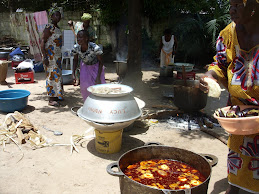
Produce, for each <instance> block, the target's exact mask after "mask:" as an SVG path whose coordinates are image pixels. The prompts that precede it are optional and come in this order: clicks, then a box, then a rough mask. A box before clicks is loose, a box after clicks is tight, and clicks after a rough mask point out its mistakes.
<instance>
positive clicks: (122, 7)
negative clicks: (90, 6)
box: [95, 0, 128, 25]
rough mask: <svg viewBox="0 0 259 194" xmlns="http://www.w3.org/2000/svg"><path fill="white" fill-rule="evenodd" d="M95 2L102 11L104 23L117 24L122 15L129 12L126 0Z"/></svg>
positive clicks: (101, 16) (101, 17)
mask: <svg viewBox="0 0 259 194" xmlns="http://www.w3.org/2000/svg"><path fill="white" fill-rule="evenodd" d="M95 4H97V5H98V8H99V9H100V11H101V15H100V20H101V22H102V23H103V24H107V25H113V24H116V23H118V22H119V21H120V19H121V17H122V16H124V15H127V13H128V11H127V10H128V8H127V6H128V4H127V1H125V0H124V1H121V0H96V1H95ZM125 13H126V14H125Z"/></svg>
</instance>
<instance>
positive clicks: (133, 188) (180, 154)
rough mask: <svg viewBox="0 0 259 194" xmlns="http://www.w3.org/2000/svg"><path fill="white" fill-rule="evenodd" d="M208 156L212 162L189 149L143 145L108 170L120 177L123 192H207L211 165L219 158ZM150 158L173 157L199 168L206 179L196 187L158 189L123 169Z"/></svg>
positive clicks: (182, 193)
mask: <svg viewBox="0 0 259 194" xmlns="http://www.w3.org/2000/svg"><path fill="white" fill-rule="evenodd" d="M208 158H210V159H212V162H211V164H210V163H209V162H208V161H207V160H206V158H205V157H203V156H202V155H199V154H196V153H194V152H191V151H188V150H184V149H180V148H175V147H169V146H162V145H151V146H142V147H138V148H135V149H132V150H130V151H128V152H126V153H125V154H123V155H122V156H121V157H120V158H119V160H118V162H113V163H111V164H109V165H108V166H107V169H106V170H107V172H108V173H109V174H110V175H113V176H118V177H119V179H120V190H121V193H141V194H151V193H152V194H158V193H177V194H187V193H188V194H206V193H207V190H208V184H209V180H210V175H211V166H213V165H216V163H217V158H216V157H215V156H213V155H209V154H208ZM150 159H172V160H177V161H181V162H184V163H186V164H189V165H191V166H192V167H193V168H195V169H197V170H199V171H200V172H201V173H202V174H203V176H205V178H206V180H205V181H204V182H203V183H202V184H200V185H198V186H196V187H192V188H190V189H185V190H175V191H174V190H167V189H156V188H152V187H149V186H146V185H143V184H140V183H138V182H136V181H133V180H132V179H130V178H129V177H128V176H126V175H125V174H124V173H123V170H124V169H125V168H127V167H128V166H129V165H130V164H134V163H136V162H139V161H143V160H150ZM113 168H118V171H113Z"/></svg>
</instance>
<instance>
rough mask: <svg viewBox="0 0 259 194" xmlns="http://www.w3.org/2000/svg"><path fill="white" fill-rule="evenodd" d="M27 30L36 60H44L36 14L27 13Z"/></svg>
mask: <svg viewBox="0 0 259 194" xmlns="http://www.w3.org/2000/svg"><path fill="white" fill-rule="evenodd" d="M25 17H26V25H27V31H28V33H29V45H30V53H31V54H32V55H33V56H34V60H35V62H38V61H42V53H41V47H40V35H39V31H38V27H37V24H36V19H35V17H34V14H33V13H31V14H25Z"/></svg>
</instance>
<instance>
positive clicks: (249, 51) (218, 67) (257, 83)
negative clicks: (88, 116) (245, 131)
mask: <svg viewBox="0 0 259 194" xmlns="http://www.w3.org/2000/svg"><path fill="white" fill-rule="evenodd" d="M230 16H231V19H232V20H233V22H232V23H231V24H229V25H228V26H227V27H226V28H225V29H224V30H222V31H221V32H220V35H219V37H218V40H217V45H216V49H217V54H216V57H215V59H216V60H215V62H214V63H212V64H211V65H210V67H209V69H208V72H206V73H205V76H206V77H211V78H214V79H216V80H218V81H219V82H220V83H222V84H223V85H224V86H225V87H226V88H227V89H228V91H229V94H230V97H229V105H242V104H248V105H256V106H259V25H258V24H259V0H230ZM200 88H201V89H202V90H203V91H205V92H207V91H208V87H207V83H206V82H204V80H203V78H201V80H200ZM228 147H229V154H228V160H227V165H228V182H229V188H228V190H227V191H226V193H228V194H237V193H238V192H239V190H245V191H246V192H249V193H259V133H256V134H251V135H233V134H230V135H229V139H228Z"/></svg>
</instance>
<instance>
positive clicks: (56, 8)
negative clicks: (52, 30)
mask: <svg viewBox="0 0 259 194" xmlns="http://www.w3.org/2000/svg"><path fill="white" fill-rule="evenodd" d="M56 11H58V12H59V13H60V14H61V17H62V16H63V8H62V7H58V6H57V3H52V7H51V8H50V9H49V17H51V16H52V15H53V14H54V13H55V12H56Z"/></svg>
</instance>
